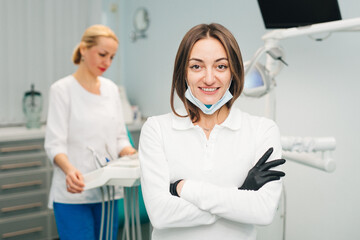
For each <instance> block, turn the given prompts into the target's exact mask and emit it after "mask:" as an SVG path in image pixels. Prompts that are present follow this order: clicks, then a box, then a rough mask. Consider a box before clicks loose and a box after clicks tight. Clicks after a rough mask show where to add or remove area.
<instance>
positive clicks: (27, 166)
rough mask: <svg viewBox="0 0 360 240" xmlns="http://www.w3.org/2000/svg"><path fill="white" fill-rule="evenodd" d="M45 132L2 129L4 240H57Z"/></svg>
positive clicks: (0, 228) (0, 235)
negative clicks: (49, 202) (50, 192)
mask: <svg viewBox="0 0 360 240" xmlns="http://www.w3.org/2000/svg"><path fill="white" fill-rule="evenodd" d="M44 135H45V129H44V128H41V129H31V130H28V129H26V128H25V127H11V128H0V239H1V240H2V239H5V240H18V239H37V240H41V239H47V240H48V239H56V238H58V234H57V231H56V225H55V220H54V215H53V211H52V210H50V209H48V208H47V202H48V194H49V188H50V184H51V174H52V166H51V163H50V162H49V161H48V159H47V156H46V153H45V151H44V148H43V146H44Z"/></svg>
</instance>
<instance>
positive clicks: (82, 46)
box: [79, 42, 87, 56]
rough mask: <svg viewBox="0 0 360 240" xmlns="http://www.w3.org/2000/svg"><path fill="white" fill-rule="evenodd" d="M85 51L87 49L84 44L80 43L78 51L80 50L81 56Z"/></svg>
mask: <svg viewBox="0 0 360 240" xmlns="http://www.w3.org/2000/svg"><path fill="white" fill-rule="evenodd" d="M86 49H87V47H86V45H85V43H84V42H80V45H79V50H80V54H81V56H84V54H85V51H86Z"/></svg>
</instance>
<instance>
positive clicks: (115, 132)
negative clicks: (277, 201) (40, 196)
mask: <svg viewBox="0 0 360 240" xmlns="http://www.w3.org/2000/svg"><path fill="white" fill-rule="evenodd" d="M118 42H119V41H118V38H117V37H116V35H115V34H114V32H113V31H112V30H111V29H109V28H108V27H106V26H103V25H93V26H91V27H89V28H88V29H86V30H85V32H84V34H83V36H82V39H81V42H80V44H79V45H78V46H77V48H76V49H75V51H74V54H73V62H74V64H76V65H78V68H77V70H76V72H75V73H73V74H71V75H68V76H66V77H64V78H62V79H60V80H58V81H56V82H55V83H54V84H53V85H52V86H51V88H50V100H49V111H48V118H47V126H46V137H45V149H46V152H47V155H48V157H49V159H50V161H51V162H52V163H53V166H54V173H53V179H52V184H51V190H50V199H49V207H50V208H54V213H55V219H56V224H57V229H58V232H59V236H60V239H62V240H66V239H74V238H75V239H86V240H89V239H98V238H99V234H100V220H101V201H102V195H101V192H100V189H92V190H86V191H84V179H83V174H85V173H87V172H91V171H93V170H95V169H96V168H97V167H98V166H97V164H98V163H97V162H96V161H97V160H96V159H94V154H93V153H92V152H91V150H90V149H92V150H94V151H95V152H96V153H97V154H98V155H99V156H102V159H105V157H107V158H108V159H110V158H116V157H118V156H122V155H127V154H133V153H135V152H136V150H135V149H134V148H132V147H131V145H130V142H129V139H128V137H127V132H126V128H125V123H124V120H123V116H122V109H121V102H120V97H119V91H118V87H117V86H116V85H115V84H114V83H113V82H112V81H110V80H109V79H106V78H104V77H102V76H101V75H102V74H103V73H104V72H105V71H106V70H107V69H108V68H109V67H110V65H111V63H112V60H113V58H114V56H115V53H116V51H117V49H118V44H119V43H118ZM105 195H106V194H105ZM115 196H116V199H119V198H121V197H122V193H121V192H120V191H119V190H117V191H116V194H115ZM106 206H107V204H106ZM106 212H107V211H106ZM105 217H106V216H105ZM105 219H106V218H105ZM105 229H106V228H105ZM113 229H114V232H113V237H114V238H113V239H116V233H117V231H118V219H117V214H115V220H114V227H113Z"/></svg>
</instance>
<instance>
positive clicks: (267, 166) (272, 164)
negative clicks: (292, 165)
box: [259, 159, 286, 171]
mask: <svg viewBox="0 0 360 240" xmlns="http://www.w3.org/2000/svg"><path fill="white" fill-rule="evenodd" d="M285 162H286V160H285V159H276V160H272V161H270V162H267V163H264V164H263V165H262V166H261V167H260V168H259V170H260V171H267V170H269V169H270V168H273V167H277V166H279V165H282V164H284V163H285Z"/></svg>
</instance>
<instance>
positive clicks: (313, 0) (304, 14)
mask: <svg viewBox="0 0 360 240" xmlns="http://www.w3.org/2000/svg"><path fill="white" fill-rule="evenodd" d="M258 4H259V7H260V11H261V15H262V18H263V21H264V24H265V28H267V29H273V28H291V27H300V26H307V25H311V24H315V23H323V22H330V21H336V20H341V14H340V9H339V4H338V1H337V0H258Z"/></svg>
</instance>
